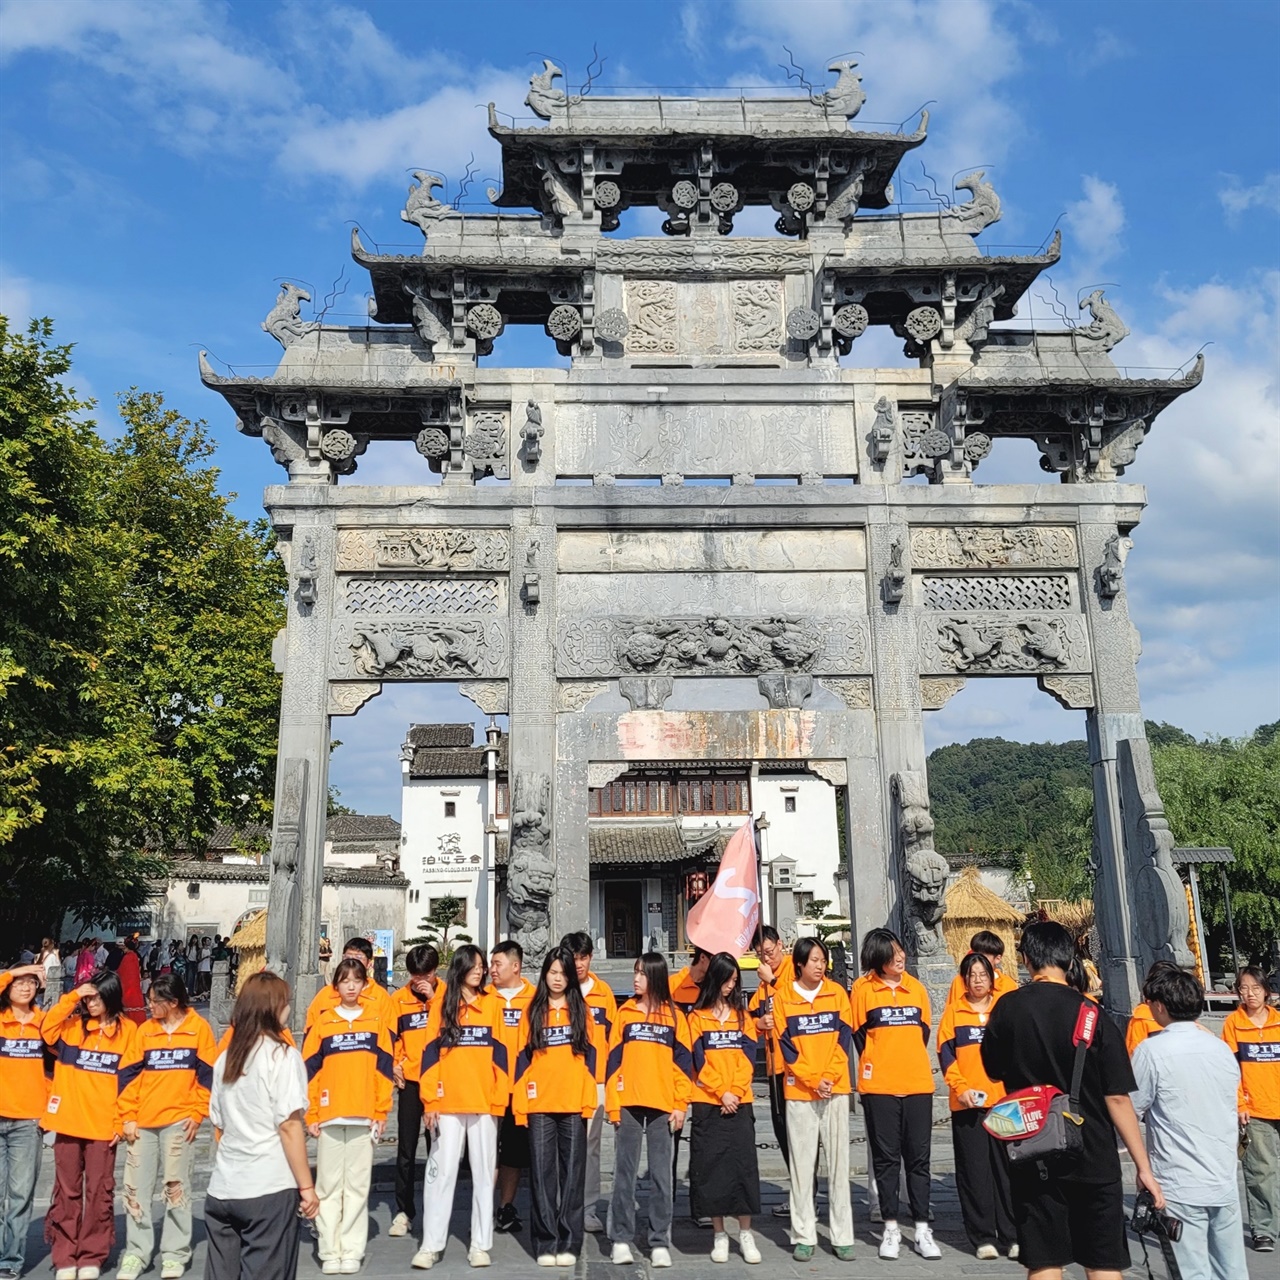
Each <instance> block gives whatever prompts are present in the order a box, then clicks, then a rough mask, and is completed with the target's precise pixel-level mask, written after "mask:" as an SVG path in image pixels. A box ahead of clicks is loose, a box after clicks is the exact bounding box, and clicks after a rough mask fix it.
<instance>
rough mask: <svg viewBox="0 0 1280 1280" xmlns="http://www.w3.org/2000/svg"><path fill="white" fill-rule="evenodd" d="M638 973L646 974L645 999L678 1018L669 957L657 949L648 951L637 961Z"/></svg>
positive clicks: (672, 1017) (673, 1020)
mask: <svg viewBox="0 0 1280 1280" xmlns="http://www.w3.org/2000/svg"><path fill="white" fill-rule="evenodd" d="M635 968H636V971H637V972H638V973H643V974H644V979H645V982H646V983H647V984H648V989H647V991H646V992H645V999H646V1000H647V1001H648V1002H649V1004H651V1005H654V1006H656V1007H657V1008H658V1009H659V1010H661V1011H663V1012H665V1013H668V1014H670V1015H671V1021H672V1022H675V1020H676V1006H675V1002H674V1001H673V1000H672V999H671V977H670V974H669V973H668V972H667V958H666V956H664V955H661V954H660V953H659V952H657V951H646V952H645V953H644V955H642V956H641V957H640V959H639V960H637V961H636V963H635Z"/></svg>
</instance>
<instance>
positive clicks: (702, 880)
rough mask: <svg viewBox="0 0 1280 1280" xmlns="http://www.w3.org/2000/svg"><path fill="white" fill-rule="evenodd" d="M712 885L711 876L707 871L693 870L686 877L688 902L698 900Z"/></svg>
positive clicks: (685, 891)
mask: <svg viewBox="0 0 1280 1280" xmlns="http://www.w3.org/2000/svg"><path fill="white" fill-rule="evenodd" d="M710 887H711V882H710V878H709V877H708V876H707V873H706V872H705V871H691V872H690V873H689V874H688V875H687V876H685V878H684V896H685V900H686V901H687V902H697V900H698V899H699V898H701V897H702V895H703V894H704V893H706V891H707V890H708V889H709V888H710Z"/></svg>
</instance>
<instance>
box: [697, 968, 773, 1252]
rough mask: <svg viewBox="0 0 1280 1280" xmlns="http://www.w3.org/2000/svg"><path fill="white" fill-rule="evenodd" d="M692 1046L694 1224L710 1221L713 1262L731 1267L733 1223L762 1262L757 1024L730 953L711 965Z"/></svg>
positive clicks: (744, 1243)
mask: <svg viewBox="0 0 1280 1280" xmlns="http://www.w3.org/2000/svg"><path fill="white" fill-rule="evenodd" d="M689 1039H690V1041H691V1042H692V1044H693V1091H692V1094H691V1095H690V1105H691V1109H692V1112H693V1116H692V1119H693V1134H692V1137H691V1138H690V1139H689V1201H690V1205H691V1208H692V1211H693V1215H694V1217H695V1218H710V1219H711V1226H712V1228H713V1231H714V1235H713V1236H712V1240H711V1260H712V1261H713V1262H728V1261H729V1237H728V1234H727V1233H726V1232H725V1229H724V1220H725V1218H726V1217H733V1218H737V1219H738V1243H739V1245H740V1246H741V1248H742V1260H743V1261H744V1262H750V1263H756V1262H759V1261H760V1250H759V1249H758V1248H757V1247H756V1241H755V1236H754V1235H752V1233H751V1219H752V1217H753V1216H754V1215H756V1214H758V1213H759V1212H760V1170H759V1167H758V1164H757V1161H756V1120H755V1112H754V1111H753V1109H752V1105H751V1078H752V1076H753V1075H754V1074H755V1067H756V1026H755V1020H754V1019H753V1018H752V1017H751V1015H750V1014H749V1013H748V1012H747V1010H746V1001H745V999H744V998H743V993H742V972H741V970H740V969H739V968H738V962H737V960H736V959H735V958H734V957H733V956H731V955H730V954H729V953H728V952H727V951H721V952H718V953H717V954H716V955H714V956H712V957H711V960H710V962H709V963H708V965H707V972H706V975H705V976H704V978H703V980H702V992H701V994H700V995H699V997H698V1003H697V1004H696V1005H695V1006H694V1009H693V1012H692V1013H690V1014H689Z"/></svg>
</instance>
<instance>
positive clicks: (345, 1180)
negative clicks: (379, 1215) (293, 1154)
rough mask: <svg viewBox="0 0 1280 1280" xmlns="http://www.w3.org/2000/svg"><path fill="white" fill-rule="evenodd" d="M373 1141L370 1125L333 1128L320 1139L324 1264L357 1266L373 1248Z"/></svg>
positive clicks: (319, 1228)
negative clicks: (370, 1213) (371, 1203)
mask: <svg viewBox="0 0 1280 1280" xmlns="http://www.w3.org/2000/svg"><path fill="white" fill-rule="evenodd" d="M372 1178H373V1137H372V1135H371V1133H370V1131H369V1126H368V1124H367V1123H366V1124H331V1125H328V1126H327V1127H326V1128H323V1129H321V1130H320V1137H319V1138H318V1139H317V1140H316V1195H317V1196H319V1198H320V1212H319V1213H318V1214H316V1231H317V1233H318V1235H319V1236H320V1261H321V1262H331V1261H336V1262H345V1261H356V1262H358V1261H359V1260H360V1259H361V1258H363V1257H364V1250H365V1245H367V1244H368V1243H369V1184H370V1182H371V1180H372Z"/></svg>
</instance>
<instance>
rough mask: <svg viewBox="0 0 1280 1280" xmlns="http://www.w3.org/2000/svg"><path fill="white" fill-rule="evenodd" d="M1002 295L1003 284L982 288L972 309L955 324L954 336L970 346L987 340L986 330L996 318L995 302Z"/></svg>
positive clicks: (975, 345) (978, 344)
mask: <svg viewBox="0 0 1280 1280" xmlns="http://www.w3.org/2000/svg"><path fill="white" fill-rule="evenodd" d="M1003 296H1004V285H1002V284H998V285H994V286H993V285H988V286H987V287H986V288H984V289H983V290H982V293H981V294H980V295H979V297H978V301H977V302H975V303H974V304H973V310H972V311H970V312H969V314H968V315H967V316H965V318H964V319H963V320H962V321H961V322H960V323H959V324H958V325H956V338H957V340H958V341H960V342H967V343H968V344H969V345H970V346H972V347H978V346H981V345H982V344H983V343H984V342H986V340H987V330H988V329H989V328H990V327H991V322H992V321H993V320H994V319H995V318H996V303H997V302H998V301H999V300H1000V299H1001V298H1002V297H1003Z"/></svg>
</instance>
